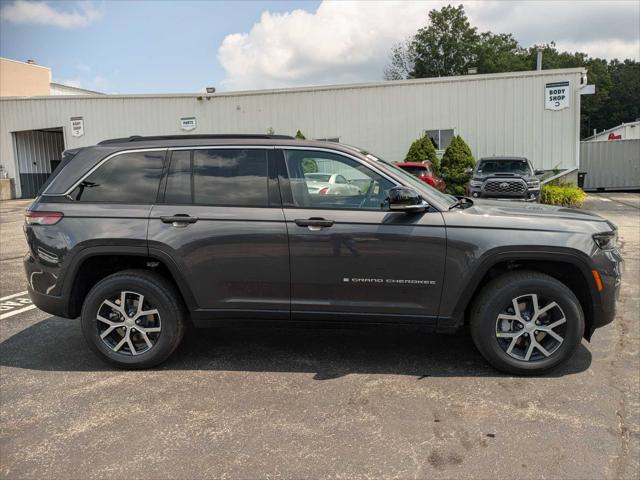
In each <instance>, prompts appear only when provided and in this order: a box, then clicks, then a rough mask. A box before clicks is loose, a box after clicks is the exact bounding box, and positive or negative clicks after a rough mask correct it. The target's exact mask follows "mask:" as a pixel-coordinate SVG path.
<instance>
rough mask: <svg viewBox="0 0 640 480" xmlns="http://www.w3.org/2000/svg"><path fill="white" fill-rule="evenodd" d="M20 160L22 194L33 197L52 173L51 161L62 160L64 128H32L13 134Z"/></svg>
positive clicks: (24, 196) (18, 160) (17, 155)
mask: <svg viewBox="0 0 640 480" xmlns="http://www.w3.org/2000/svg"><path fill="white" fill-rule="evenodd" d="M13 138H14V146H15V153H16V157H17V162H18V171H19V175H20V176H19V179H20V182H19V183H20V189H21V196H22V197H23V198H31V197H34V196H35V195H36V193H37V192H38V190H39V189H40V187H41V186H42V184H43V183H44V182H45V180H46V179H47V177H48V176H49V175H50V174H51V170H52V168H51V167H52V164H51V162H52V161H54V162H57V161H60V159H61V158H62V152H63V151H64V138H63V134H62V129H60V130H59V131H53V130H46V131H43V130H30V131H26V132H15V133H14V134H13Z"/></svg>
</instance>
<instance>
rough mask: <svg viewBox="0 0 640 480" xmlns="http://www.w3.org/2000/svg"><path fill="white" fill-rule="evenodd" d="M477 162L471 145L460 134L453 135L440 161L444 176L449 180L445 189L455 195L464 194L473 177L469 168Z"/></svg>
mask: <svg viewBox="0 0 640 480" xmlns="http://www.w3.org/2000/svg"><path fill="white" fill-rule="evenodd" d="M475 164H476V160H475V158H473V154H472V153H471V149H470V148H469V145H467V144H466V142H465V141H464V140H463V139H462V137H461V136H460V135H456V136H455V137H453V138H452V139H451V143H450V144H449V146H448V147H447V149H446V150H445V152H444V155H443V156H442V161H441V163H440V169H441V171H442V176H443V177H444V179H445V181H446V182H447V188H446V190H445V191H446V192H447V193H451V194H453V195H464V186H465V184H466V183H467V182H468V181H469V180H470V179H471V173H470V172H469V169H472V168H473V167H474V165H475Z"/></svg>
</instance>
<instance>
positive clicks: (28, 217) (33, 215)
mask: <svg viewBox="0 0 640 480" xmlns="http://www.w3.org/2000/svg"><path fill="white" fill-rule="evenodd" d="M62 217H64V214H62V213H60V212H34V211H31V210H27V211H26V212H25V214H24V221H25V222H26V223H27V225H55V224H56V223H58V222H59V221H60V220H62Z"/></svg>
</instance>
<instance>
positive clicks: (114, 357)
mask: <svg viewBox="0 0 640 480" xmlns="http://www.w3.org/2000/svg"><path fill="white" fill-rule="evenodd" d="M123 290H126V291H132V292H136V293H140V294H142V295H144V297H145V300H146V301H147V302H148V303H149V304H150V305H152V307H153V308H156V309H157V310H158V312H159V314H160V325H161V330H160V335H159V336H158V338H157V340H156V343H155V344H154V345H153V347H151V348H150V349H149V350H147V351H145V352H144V353H141V354H139V355H125V354H122V353H118V352H114V351H113V350H111V349H110V348H109V347H108V346H107V345H106V344H105V343H104V342H103V341H102V339H101V338H100V335H99V334H98V327H97V323H98V320H97V318H96V315H97V313H98V309H99V308H100V306H101V305H102V303H103V302H104V300H106V299H107V298H112V297H114V296H118V295H119V294H120V292H122V291H123ZM81 325H82V333H83V335H84V337H85V339H86V340H87V342H88V343H89V346H90V347H91V348H92V349H93V350H94V351H95V352H96V353H98V354H99V355H101V356H103V357H104V358H105V359H106V360H107V361H109V363H111V364H114V365H117V366H121V367H125V368H136V367H138V368H144V367H148V366H152V365H155V364H157V363H159V362H161V361H162V360H164V359H165V358H166V357H167V356H168V355H169V354H170V353H171V352H172V351H173V349H174V347H175V338H176V336H177V335H178V322H177V319H176V312H175V306H174V305H172V303H171V302H170V300H169V299H167V298H166V297H165V296H164V295H163V292H162V290H161V289H160V288H159V287H158V286H156V285H154V284H153V283H152V282H151V281H149V280H147V279H144V278H140V277H137V276H134V275H118V276H113V277H108V278H106V279H104V280H103V281H101V282H99V283H98V284H97V285H96V286H94V287H93V289H91V291H90V292H89V294H88V295H87V297H86V299H85V302H84V304H83V306H82V314H81Z"/></svg>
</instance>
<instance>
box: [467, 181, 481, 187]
mask: <svg viewBox="0 0 640 480" xmlns="http://www.w3.org/2000/svg"><path fill="white" fill-rule="evenodd" d="M483 183H484V182H482V181H478V180H471V182H469V185H471V186H472V187H481V186H482V184H483Z"/></svg>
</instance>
